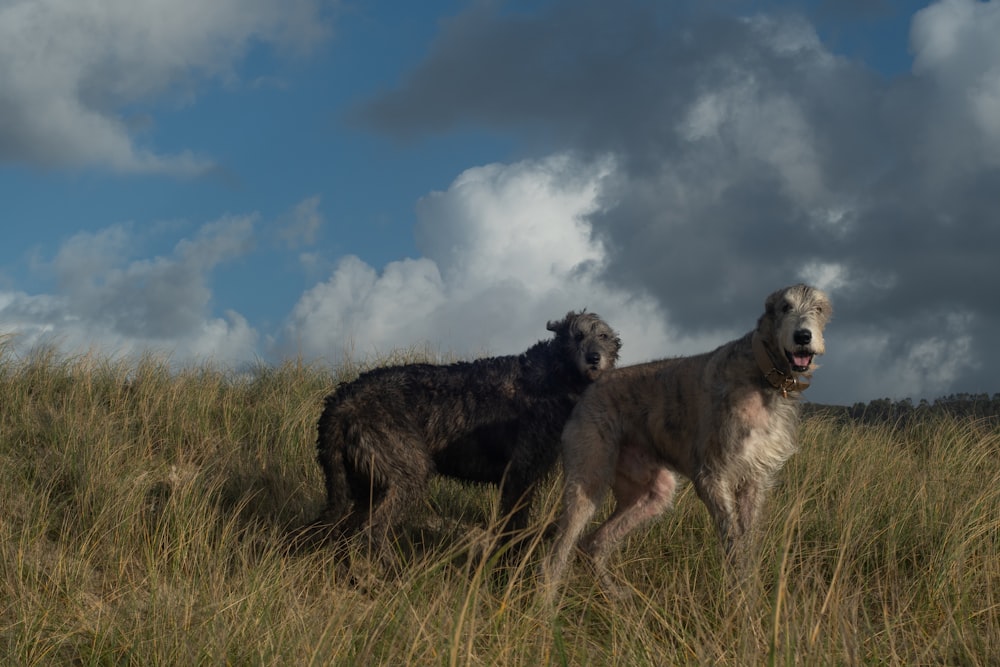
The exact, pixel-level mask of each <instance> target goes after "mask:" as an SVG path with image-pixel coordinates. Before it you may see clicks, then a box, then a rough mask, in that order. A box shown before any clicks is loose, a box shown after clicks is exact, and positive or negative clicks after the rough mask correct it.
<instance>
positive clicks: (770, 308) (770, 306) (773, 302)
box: [764, 290, 785, 315]
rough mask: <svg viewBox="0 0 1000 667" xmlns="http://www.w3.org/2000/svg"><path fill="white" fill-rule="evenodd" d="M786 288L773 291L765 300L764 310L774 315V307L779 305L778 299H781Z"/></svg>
mask: <svg viewBox="0 0 1000 667" xmlns="http://www.w3.org/2000/svg"><path fill="white" fill-rule="evenodd" d="M784 293H785V290H778V291H777V292H771V293H770V294H769V295H768V296H767V299H766V300H765V301H764V312H765V313H767V314H768V315H774V309H775V307H776V306H777V305H778V301H780V300H781V298H782V296H783V295H784Z"/></svg>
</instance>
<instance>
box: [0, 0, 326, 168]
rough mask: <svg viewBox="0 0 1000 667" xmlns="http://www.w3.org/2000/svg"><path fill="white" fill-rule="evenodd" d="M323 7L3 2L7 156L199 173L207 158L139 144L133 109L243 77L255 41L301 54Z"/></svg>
mask: <svg viewBox="0 0 1000 667" xmlns="http://www.w3.org/2000/svg"><path fill="white" fill-rule="evenodd" d="M319 5H320V2H319V0H287V1H286V0H280V1H279V0H213V1H212V2H202V1H201V0H33V1H32V2H12V3H11V2H7V3H3V5H0V91H2V92H0V117H3V118H4V123H2V124H0V161H24V162H29V163H34V164H39V165H46V166H49V165H57V166H62V165H73V166H75V165H87V164H97V165H102V166H106V167H109V168H111V169H115V170H120V171H133V172H168V173H174V174H192V173H197V172H199V171H201V170H203V169H205V168H206V167H207V166H209V160H208V159H207V158H205V157H204V156H199V155H196V154H194V153H192V152H190V151H181V152H179V153H175V154H170V155H163V154H159V153H158V152H157V151H155V150H151V149H149V148H147V147H144V146H142V145H140V144H139V143H137V140H136V137H135V136H134V133H133V132H132V131H131V128H130V125H129V121H128V119H127V118H123V117H122V116H121V109H122V108H123V107H125V106H126V105H133V104H136V103H143V102H147V101H150V100H151V99H153V98H155V97H157V96H161V95H164V94H168V93H169V94H171V95H173V96H174V97H175V98H177V99H178V100H183V99H184V98H185V97H191V96H192V95H193V93H192V91H193V84H194V83H195V82H196V81H197V80H199V79H201V78H215V79H219V80H223V81H233V80H235V79H236V75H235V67H236V65H237V64H238V62H239V61H240V60H241V59H242V57H243V55H244V54H245V52H246V51H247V49H248V48H249V46H250V45H251V44H252V43H253V42H255V41H260V42H266V43H271V44H275V45H278V46H282V47H285V46H287V47H289V48H296V49H297V48H304V47H305V46H307V45H308V44H311V43H314V42H316V41H317V40H318V39H321V38H322V36H323V35H324V34H325V32H326V30H327V28H326V26H325V22H324V21H323V19H322V17H321V15H320V11H319Z"/></svg>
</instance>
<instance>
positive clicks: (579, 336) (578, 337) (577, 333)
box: [573, 331, 583, 343]
mask: <svg viewBox="0 0 1000 667" xmlns="http://www.w3.org/2000/svg"><path fill="white" fill-rule="evenodd" d="M573 338H574V339H575V340H576V342H577V343H579V342H580V341H581V340H583V332H582V331H577V332H576V335H575V336H573Z"/></svg>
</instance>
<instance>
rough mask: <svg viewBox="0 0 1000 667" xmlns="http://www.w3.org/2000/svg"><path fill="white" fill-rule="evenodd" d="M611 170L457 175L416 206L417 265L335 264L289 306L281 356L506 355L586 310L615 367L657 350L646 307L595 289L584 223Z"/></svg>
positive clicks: (592, 251) (599, 249) (636, 298)
mask: <svg viewBox="0 0 1000 667" xmlns="http://www.w3.org/2000/svg"><path fill="white" fill-rule="evenodd" d="M613 168H614V165H613V163H611V162H608V161H604V162H599V163H597V164H592V165H583V164H581V163H579V162H576V161H574V160H572V159H570V158H569V157H567V156H555V157H552V158H549V159H546V160H539V161H526V162H521V163H517V164H512V165H490V166H487V167H480V168H475V169H469V170H467V171H466V172H464V173H463V174H461V175H460V176H459V177H458V178H457V179H456V180H455V181H454V183H452V185H451V187H450V188H449V189H448V190H447V191H446V192H436V193H432V194H431V195H428V196H427V197H425V198H424V199H423V200H422V201H421V202H420V204H419V206H418V208H417V212H418V217H419V223H418V227H417V238H418V243H419V245H420V247H421V249H422V251H423V253H424V256H423V257H421V258H419V259H407V260H403V261H398V262H392V263H390V264H389V265H387V266H386V267H385V268H384V269H382V270H381V271H377V270H376V269H374V268H372V267H371V266H368V265H367V264H365V263H364V262H362V261H361V260H360V259H358V258H357V257H347V258H345V259H343V260H342V261H341V262H340V264H339V265H338V267H337V269H336V271H335V272H334V274H333V276H332V277H331V278H330V279H329V280H328V281H326V282H324V283H321V284H319V285H316V286H315V287H313V288H312V289H311V290H309V291H308V292H307V293H306V294H305V295H303V297H302V299H300V301H299V302H298V304H296V306H295V308H294V310H293V312H292V315H291V317H290V318H289V321H288V323H287V326H286V329H285V331H284V334H283V341H282V346H283V350H284V351H285V352H286V353H295V354H303V355H304V356H306V357H326V358H330V359H333V360H336V359H340V358H341V357H342V355H344V354H345V353H347V354H351V355H356V356H359V357H363V356H367V355H371V354H379V353H386V352H388V351H390V350H392V349H394V348H399V347H402V348H407V347H412V346H423V345H425V344H430V345H432V346H434V347H435V348H436V349H438V350H439V351H441V352H443V353H452V354H460V355H474V354H480V353H486V352H489V353H494V354H509V353H514V352H518V351H521V350H523V349H525V348H527V347H528V346H529V345H531V344H532V343H534V342H535V341H537V340H540V339H543V338H546V337H548V336H549V334H548V333H547V332H546V331H545V324H546V322H547V321H548V320H550V319H553V318H557V317H561V316H562V315H564V314H565V313H566V312H567V311H569V310H579V309H582V308H587V309H588V310H591V311H594V312H597V313H599V314H600V315H602V316H603V317H604V318H605V319H607V320H608V321H609V322H610V323H611V324H612V326H614V327H615V328H616V329H618V330H619V331H620V332H621V333H622V335H623V338H624V340H625V346H624V349H623V359H625V360H628V359H631V360H633V361H636V360H640V359H645V358H650V357H656V356H660V355H662V354H666V353H667V352H668V350H667V349H666V348H667V346H668V341H669V340H670V337H669V336H668V335H667V328H666V319H665V315H664V313H663V312H661V311H660V309H659V308H658V307H657V305H656V304H655V302H654V301H653V300H652V299H650V298H649V297H647V296H643V295H641V294H633V293H626V292H623V291H620V290H616V289H613V288H610V287H608V286H606V285H604V283H603V282H602V278H601V270H602V268H603V265H604V261H605V258H606V254H607V252H606V250H605V248H604V246H603V245H602V244H601V243H600V242H599V241H597V240H595V239H594V238H592V237H591V230H590V225H589V224H588V223H587V222H586V215H587V214H588V213H591V212H592V211H593V210H595V208H596V207H597V206H599V199H600V198H599V193H600V186H601V182H602V180H603V179H604V178H606V177H607V176H608V175H609V173H610V172H611V170H612V169H613ZM683 344H684V343H683V341H681V342H677V341H674V342H673V347H674V349H675V350H677V349H680V348H679V346H680V345H683Z"/></svg>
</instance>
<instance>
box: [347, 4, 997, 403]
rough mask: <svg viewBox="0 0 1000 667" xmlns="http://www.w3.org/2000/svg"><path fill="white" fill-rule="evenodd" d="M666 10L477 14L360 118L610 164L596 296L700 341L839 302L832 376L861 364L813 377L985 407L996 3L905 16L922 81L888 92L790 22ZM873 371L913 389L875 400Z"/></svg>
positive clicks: (992, 322)
mask: <svg viewBox="0 0 1000 667" xmlns="http://www.w3.org/2000/svg"><path fill="white" fill-rule="evenodd" d="M677 6H678V5H668V3H657V2H640V1H633V2H614V3H612V2H557V3H553V4H550V5H548V6H547V7H546V8H545V9H543V10H541V11H539V12H538V13H535V14H523V13H522V14H518V13H513V12H510V13H505V12H503V11H501V9H499V8H498V7H497V5H485V6H480V7H478V8H477V9H475V10H473V11H470V12H468V13H465V14H463V15H460V16H458V17H455V18H454V19H451V20H450V21H448V22H447V23H445V24H443V27H442V31H441V34H440V36H439V37H438V39H437V41H436V42H435V44H434V45H433V47H432V48H431V50H430V52H429V55H428V57H427V59H426V60H425V61H424V62H422V63H420V64H418V65H417V66H416V67H415V68H414V69H413V71H412V72H410V73H409V75H408V76H407V77H406V78H405V79H404V80H403V81H402V83H401V84H400V86H399V87H398V89H396V90H392V91H387V92H385V93H383V94H381V95H379V96H377V97H376V98H374V99H372V100H370V101H369V103H368V104H367V105H366V106H365V107H363V108H361V109H359V110H358V111H357V118H358V119H360V120H361V121H362V122H363V123H365V124H367V125H368V126H369V127H371V128H374V129H376V130H378V131H381V132H384V133H388V134H391V135H395V136H399V137H409V136H416V135H421V134H426V133H435V132H444V131H447V130H449V129H452V128H455V127H458V126H463V125H469V124H474V125H480V126H483V127H487V128H492V129H498V130H501V131H506V132H510V133H512V134H515V135H516V136H522V137H524V138H525V141H526V142H530V144H529V145H530V146H531V147H532V148H533V149H534V150H537V151H570V152H572V153H573V154H575V155H577V156H578V157H579V158H580V159H581V160H587V159H591V158H595V157H597V156H604V155H608V154H610V155H613V156H615V158H616V159H617V163H618V165H619V170H618V172H617V174H616V177H615V178H614V179H612V181H611V184H610V185H609V186H607V187H606V188H605V189H604V190H603V191H602V201H603V207H602V209H601V210H600V211H599V212H598V213H595V214H594V215H593V216H592V217H591V223H592V225H593V231H594V233H595V234H596V235H598V236H599V237H600V238H601V239H602V240H603V241H604V242H605V243H606V245H607V247H608V248H609V250H610V252H611V257H610V262H609V264H608V268H607V274H606V276H605V278H606V280H607V281H608V282H609V283H611V284H614V285H617V286H625V287H634V288H636V289H639V288H642V289H645V290H649V291H651V292H652V293H653V294H654V295H655V296H656V297H657V298H658V299H659V300H660V302H661V304H662V305H663V307H664V309H665V310H666V311H667V312H668V314H669V315H670V317H671V318H672V322H673V324H674V325H675V326H678V327H680V328H681V330H682V331H684V332H686V333H688V334H692V333H695V334H696V333H697V332H700V331H705V332H708V331H712V330H717V329H718V328H720V327H725V326H731V325H732V324H733V322H748V323H749V322H752V319H753V318H754V317H756V315H757V314H758V313H759V310H760V304H761V303H762V301H763V297H764V295H766V294H767V293H768V292H769V291H770V290H772V289H774V288H776V287H779V286H781V285H784V284H787V283H789V282H793V281H796V280H799V279H807V280H812V281H813V282H820V283H823V284H824V285H825V286H827V287H828V288H829V289H830V290H831V292H833V294H834V298H835V301H836V302H837V306H838V307H837V311H838V315H837V318H836V320H835V324H834V325H833V326H835V327H836V332H837V333H836V334H835V337H834V339H833V340H834V341H837V340H838V339H839V340H840V341H843V343H848V345H846V346H845V347H852V346H853V347H854V349H853V350H852V351H851V352H850V353H848V351H847V350H846V349H844V348H843V347H842V348H841V351H840V352H837V345H836V342H834V345H832V346H831V354H830V356H829V358H828V365H829V366H836V365H837V364H845V365H846V364H849V363H851V362H852V361H853V363H852V364H851V365H858V364H868V365H869V367H868V368H866V369H865V370H864V371H863V372H862V373H861V374H860V375H859V374H854V376H853V377H851V376H849V374H848V373H847V372H846V371H838V370H833V371H827V370H824V372H825V373H827V372H828V373H831V375H832V376H833V379H834V381H835V382H836V383H838V385H839V386H840V387H841V388H842V389H843V391H844V392H846V391H847V389H846V387H847V385H849V384H851V383H857V382H867V383H869V385H868V386H867V387H866V389H865V391H867V392H869V393H870V394H871V395H869V396H866V397H864V398H872V397H877V396H880V395H905V394H906V393H908V392H910V393H914V392H915V393H921V392H941V391H946V390H947V391H952V390H954V391H984V390H986V391H989V390H992V391H996V390H997V387H996V386H993V385H991V384H990V378H991V377H994V376H995V375H996V372H995V371H997V370H1000V368H998V367H997V366H998V362H995V361H993V360H992V359H991V355H989V354H988V351H989V350H990V349H991V348H992V345H993V340H995V339H996V338H997V337H998V335H1000V323H998V321H997V315H996V313H997V304H996V296H995V284H996V283H997V281H998V277H1000V276H998V273H1000V266H998V263H997V261H996V250H997V249H998V248H1000V225H998V224H996V221H997V213H996V211H998V210H1000V47H996V46H994V44H993V43H994V42H995V40H992V39H991V37H990V35H995V34H996V30H995V29H996V28H1000V10H998V7H997V3H996V2H993V3H977V2H973V1H972V0H945V1H943V2H940V3H937V4H935V5H932V6H930V7H929V8H927V9H926V10H924V11H922V12H920V13H918V14H916V15H915V17H914V18H913V20H912V28H911V44H910V48H911V51H912V52H913V54H914V66H913V69H912V72H908V73H906V74H903V75H901V76H896V77H893V78H888V77H885V76H882V75H880V74H879V73H877V72H875V71H873V70H872V69H870V68H869V67H867V66H866V65H865V64H864V63H863V62H859V61H857V60H853V59H851V58H848V57H843V56H838V55H836V54H835V53H833V52H832V51H831V49H830V47H828V46H827V45H825V44H823V43H822V41H821V40H820V39H819V37H818V36H817V31H816V29H815V27H814V26H813V24H811V23H810V22H809V21H808V20H807V19H805V18H803V17H801V16H796V15H793V14H788V13H780V14H775V15H771V16H768V15H764V14H748V15H742V16H736V15H726V14H719V13H716V14H707V13H705V12H704V11H697V12H696V11H693V10H689V9H684V10H680V11H678V10H677V9H676V7H677ZM739 7H745V6H744V5H739ZM821 14H822V13H821ZM838 16H839V18H838V20H840V21H841V22H843V21H845V20H847V19H846V18H845V16H844V14H842V13H841V14H839V15H838ZM854 343H857V345H856V346H854V345H853V344H854ZM865 346H867V347H865ZM860 348H864V349H865V350H866V352H865V353H866V354H868V355H869V356H868V358H865V359H858V358H856V357H853V358H852V354H855V353H858V349H860ZM883 372H884V373H886V374H888V375H891V376H892V377H895V378H897V379H898V380H899V382H903V381H904V380H906V381H907V382H908V388H907V387H902V388H900V387H899V386H892V385H894V384H896V383H895V382H893V381H890V382H888V383H887V384H889V385H890V386H887V387H885V388H884V389H883V388H882V386H880V382H879V376H880V375H881V374H882V373H883ZM914 378H915V379H914ZM843 395H846V393H844V394H843Z"/></svg>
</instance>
